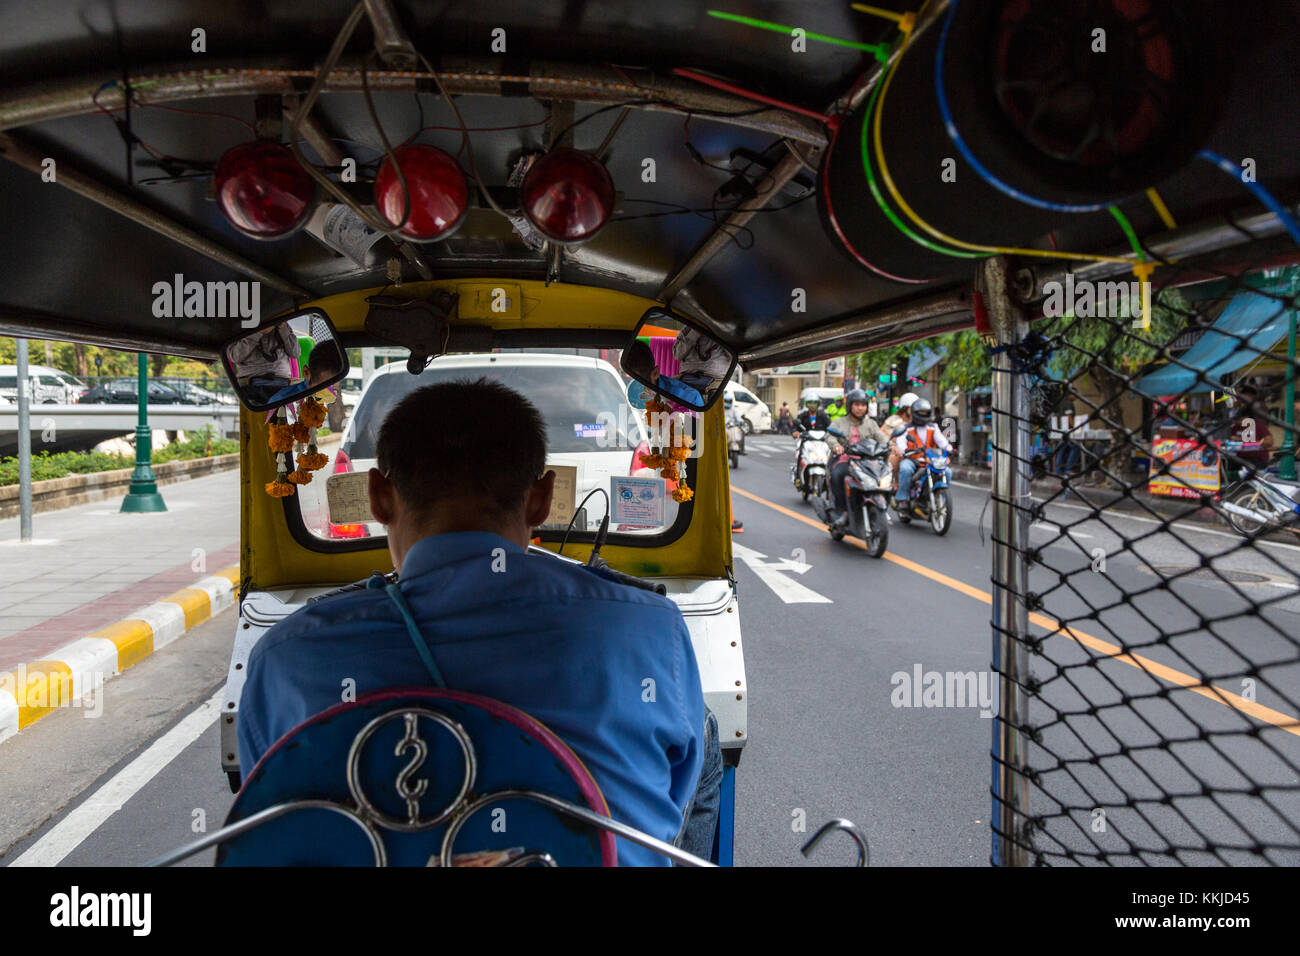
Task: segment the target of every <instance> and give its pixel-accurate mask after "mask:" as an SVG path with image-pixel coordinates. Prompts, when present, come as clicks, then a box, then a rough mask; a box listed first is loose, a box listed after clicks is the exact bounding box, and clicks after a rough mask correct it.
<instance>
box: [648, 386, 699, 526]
mask: <svg viewBox="0 0 1300 956" xmlns="http://www.w3.org/2000/svg"><path fill="white" fill-rule="evenodd" d="M645 410H646V422H647V424H648V425H649V426H650V432H651V435H652V436H653V435H655V433H656V428H655V425H656V422H655V416H657V415H662V416H665V417H663V418H660V419H659V421H660V422H666V423H667V434H666V436H665V437H666V438H667V444H666V445H664V446H662V447H660V446H654V447H651V449H650V454H648V455H645V456H643V457H642V459H641V464H642V465H643V466H644V467H646V468H657V469H658V470H659V474H660V476H661V477H663V478H666V479H667V480H668V481H675V482H677V487H676V488H674V489H673V500H674V501H677V502H685V501H690V500H691V499H692V498H693V497H695V493H694V492H693V491H691V489H690V488H688V487H687V485H686V474H685V463H686V459H687V458H689V457H690V454H691V439H690V438H689V437H687V435H686V431H685V423H684V422H683V421H682V420H681V419H680V417H678V416H675V415H674V414H673V413H672V409H671V408H670V407H669V406H668V405H667V403H665V402H661V401H659V400H658V399H657V398H650V399H647V400H646V403H645ZM679 463H680V464H679Z"/></svg>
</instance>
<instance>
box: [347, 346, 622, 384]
mask: <svg viewBox="0 0 1300 956" xmlns="http://www.w3.org/2000/svg"><path fill="white" fill-rule="evenodd" d="M490 365H531V366H547V365H550V366H569V367H572V368H596V369H598V368H601V367H602V366H603V367H604V368H607V369H609V370H610V371H611V372H613V373H614V374H615V375H617V374H618V370H617V369H615V368H614V366H612V365H610V364H609V363H608V362H606V361H605V360H604V359H598V358H595V357H593V356H590V355H563V354H558V353H552V352H490V353H487V352H475V353H473V354H471V355H440V356H438V357H437V358H435V359H434V360H433V361H432V362H430V363H429V368H435V367H436V368H486V367H487V366H490ZM404 371H406V363H405V362H390V363H388V364H387V365H381V366H380V367H379V368H377V369H375V375H392V374H394V373H396V372H404ZM372 380H373V379H372Z"/></svg>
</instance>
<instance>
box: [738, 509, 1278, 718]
mask: <svg viewBox="0 0 1300 956" xmlns="http://www.w3.org/2000/svg"><path fill="white" fill-rule="evenodd" d="M731 490H732V491H733V492H735V493H736V494H738V495H741V496H742V497H745V498H748V499H749V500H750V501H755V502H758V504H760V505H763V506H765V507H768V508H771V509H772V510H773V511H777V512H780V513H781V514H783V515H785V516H786V517H789V518H793V519H794V520H795V521H802V522H803V523H804V524H806V525H808V526H809V527H810V528H816V529H817V530H818V531H825V530H826V525H824V524H823V523H822V522H820V521H817V520H816V519H814V518H809V517H808V516H807V515H801V514H799V512H797V511H793V510H791V509H790V508H786V507H784V506H782V505H778V504H777V503H776V502H773V501H768V500H767V499H766V498H760V497H759V496H758V495H756V494H753V493H751V492H748V491H745V490H743V489H741V488H737V487H736V486H735V485H732V486H731ZM844 540H845V542H847V543H848V544H852V545H853V546H855V547H857V548H861V549H862V550H864V551H865V550H866V548H867V546H866V544H865V543H864V542H862V541H859V540H858V539H857V538H845V539H844ZM881 557H883V558H884V559H885V560H886V561H892V562H893V563H894V564H897V565H898V566H899V567H902V568H906V569H907V570H909V571H914V572H916V573H917V574H919V575H922V576H923V577H927V578H929V579H930V580H931V581H934V582H935V583H937V584H942V585H943V586H944V587H948V588H952V589H953V590H954V591H960V592H961V593H962V594H964V595H966V596H967V597H970V598H974V599H975V600H977V601H983V602H984V603H985V604H988V605H990V606H991V605H992V604H993V595H992V594H990V593H989V592H988V591H981V590H980V589H979V588H976V587H972V586H971V585H969V584H967V583H965V582H964V581H958V580H957V579H956V578H950V577H948V575H946V574H941V573H940V572H938V571H935V570H933V569H932V568H927V567H925V566H924V565H921V564H917V563H916V562H915V561H909V560H908V559H907V558H903V557H900V556H898V555H896V554H890V553H889V552H885V553H884V554H883V555H881ZM1029 621H1030V623H1031V624H1035V625H1037V626H1038V627H1041V628H1043V629H1045V630H1047V631H1049V632H1051V633H1053V634H1060V635H1062V636H1063V637H1068V638H1070V639H1071V640H1073V641H1075V642H1076V643H1078V644H1081V645H1083V646H1084V647H1086V648H1088V649H1089V650H1091V651H1094V652H1095V653H1097V654H1099V655H1101V656H1102V657H1109V658H1112V659H1114V660H1116V661H1119V662H1121V663H1124V664H1128V665H1130V666H1132V667H1136V668H1137V669H1138V670H1141V671H1145V672H1146V673H1148V674H1150V675H1151V676H1152V677H1158V678H1160V679H1161V680H1165V681H1168V682H1169V683H1171V684H1176V685H1177V686H1179V687H1182V688H1184V689H1186V690H1190V691H1192V692H1193V693H1196V694H1200V695H1201V696H1202V697H1204V698H1206V699H1207V700H1212V701H1215V702H1216V703H1219V704H1223V705H1224V706H1225V707H1231V708H1232V709H1233V710H1236V711H1240V712H1241V713H1243V714H1248V715H1249V716H1251V717H1254V718H1255V719H1256V720H1262V721H1263V722H1264V723H1266V724H1272V725H1273V726H1275V727H1280V728H1281V729H1282V730H1285V731H1287V732H1288V733H1291V734H1295V735H1296V736H1297V737H1300V718H1296V717H1292V716H1290V715H1288V714H1284V713H1282V712H1281V711H1278V710H1273V709H1272V708H1271V707H1265V706H1263V705H1262V704H1257V703H1255V702H1254V701H1253V700H1247V699H1246V698H1244V697H1242V696H1240V695H1238V694H1234V693H1232V692H1231V691H1226V690H1223V689H1221V688H1219V687H1215V686H1214V685H1213V684H1207V683H1205V682H1204V681H1202V680H1200V679H1198V678H1196V677H1192V676H1191V675H1190V674H1184V673H1183V672H1182V671H1179V670H1175V669H1174V668H1172V667H1168V666H1166V665H1164V664H1161V663H1159V662H1158V661H1153V660H1151V658H1149V657H1143V656H1142V655H1140V654H1130V653H1127V652H1126V651H1125V650H1124V649H1123V648H1121V647H1120V646H1119V645H1117V644H1112V643H1110V642H1109V641H1104V640H1102V639H1101V638H1099V637H1094V636H1093V635H1091V634H1088V633H1085V632H1084V631H1076V630H1075V629H1074V628H1072V627H1069V626H1067V625H1065V624H1062V623H1061V622H1060V621H1057V620H1054V619H1052V618H1050V617H1048V616H1047V615H1045V614H1034V613H1031V614H1030V615H1029Z"/></svg>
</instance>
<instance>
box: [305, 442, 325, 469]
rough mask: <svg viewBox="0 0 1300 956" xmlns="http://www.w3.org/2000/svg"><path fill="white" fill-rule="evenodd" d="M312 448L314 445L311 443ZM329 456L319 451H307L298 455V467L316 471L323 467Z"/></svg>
mask: <svg viewBox="0 0 1300 956" xmlns="http://www.w3.org/2000/svg"><path fill="white" fill-rule="evenodd" d="M312 447H313V448H315V447H316V446H315V445H313V446H312ZM329 460H330V456H329V455H322V454H320V453H319V452H309V453H308V454H306V455H299V456H298V467H299V468H301V469H302V470H303V471H317V470H319V469H321V468H324V467H325V466H326V464H328V463H329Z"/></svg>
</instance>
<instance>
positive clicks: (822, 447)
mask: <svg viewBox="0 0 1300 956" xmlns="http://www.w3.org/2000/svg"><path fill="white" fill-rule="evenodd" d="M830 460H831V446H830V445H828V444H827V443H826V432H824V431H822V430H820V429H812V430H809V431H806V432H804V433H803V434H801V435H800V436H799V446H798V448H797V449H796V450H795V453H794V464H793V465H791V466H790V481H791V482H792V483H793V484H794V487H795V490H796V491H798V492H799V493H800V494H802V495H803V500H804V501H807V500H808V496H809V495H820V494H822V492H823V491H824V489H825V487H826V470H827V468H828V467H829V462H830Z"/></svg>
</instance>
